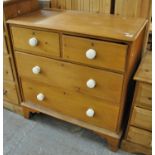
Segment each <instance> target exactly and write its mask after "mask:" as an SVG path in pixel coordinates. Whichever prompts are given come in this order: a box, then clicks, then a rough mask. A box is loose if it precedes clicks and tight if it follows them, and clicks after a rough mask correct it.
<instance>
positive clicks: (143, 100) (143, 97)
mask: <svg viewBox="0 0 155 155" xmlns="http://www.w3.org/2000/svg"><path fill="white" fill-rule="evenodd" d="M135 102H136V105H137V106H140V107H143V108H146V109H150V110H151V109H152V85H150V84H146V83H141V82H139V83H138V84H137V95H136V98H135Z"/></svg>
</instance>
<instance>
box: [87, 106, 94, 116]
mask: <svg viewBox="0 0 155 155" xmlns="http://www.w3.org/2000/svg"><path fill="white" fill-rule="evenodd" d="M94 114H95V111H94V110H93V109H92V108H89V109H88V110H87V111H86V115H87V116H88V117H93V116H94Z"/></svg>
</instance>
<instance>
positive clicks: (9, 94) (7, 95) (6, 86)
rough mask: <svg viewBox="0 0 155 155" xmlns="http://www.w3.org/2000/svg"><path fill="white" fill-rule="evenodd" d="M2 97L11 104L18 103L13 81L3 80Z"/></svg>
mask: <svg viewBox="0 0 155 155" xmlns="http://www.w3.org/2000/svg"><path fill="white" fill-rule="evenodd" d="M3 97H4V100H5V101H7V102H10V103H13V104H19V103H18V95H17V91H16V86H15V82H11V81H4V82H3Z"/></svg>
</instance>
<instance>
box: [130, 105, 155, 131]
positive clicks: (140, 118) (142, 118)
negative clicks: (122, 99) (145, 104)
mask: <svg viewBox="0 0 155 155" xmlns="http://www.w3.org/2000/svg"><path fill="white" fill-rule="evenodd" d="M131 125H134V126H136V127H140V128H143V129H147V130H150V131H152V111H150V110H146V109H142V108H138V107H134V109H133V113H132V117H131Z"/></svg>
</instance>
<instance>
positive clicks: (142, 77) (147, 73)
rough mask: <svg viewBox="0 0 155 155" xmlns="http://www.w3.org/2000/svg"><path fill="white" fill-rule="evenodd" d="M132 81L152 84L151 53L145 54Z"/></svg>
mask: <svg viewBox="0 0 155 155" xmlns="http://www.w3.org/2000/svg"><path fill="white" fill-rule="evenodd" d="M134 79H135V80H137V81H142V82H146V83H150V84H152V53H151V52H147V53H146V54H145V55H144V56H143V60H142V62H141V64H140V67H139V68H138V70H137V72H136V75H135V76H134Z"/></svg>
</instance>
